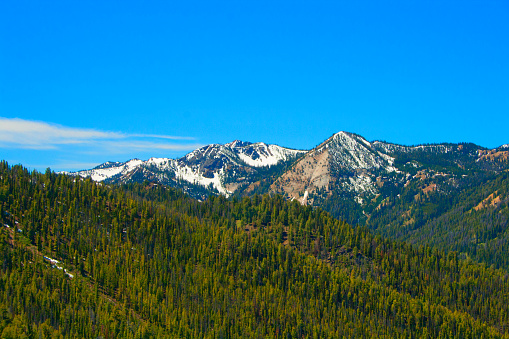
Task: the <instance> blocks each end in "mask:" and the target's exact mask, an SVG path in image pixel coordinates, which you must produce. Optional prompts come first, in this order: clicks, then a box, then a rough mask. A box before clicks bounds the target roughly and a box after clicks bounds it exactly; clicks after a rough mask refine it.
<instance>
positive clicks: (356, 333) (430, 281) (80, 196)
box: [0, 162, 509, 338]
mask: <svg viewBox="0 0 509 339" xmlns="http://www.w3.org/2000/svg"><path fill="white" fill-rule="evenodd" d="M0 209H1V211H0V218H1V223H2V227H1V232H0V237H1V239H0V246H1V249H0V317H1V319H0V333H1V335H2V337H4V338H22V337H26V338H30V337H32V338H39V337H41V338H50V337H54V338H59V337H65V338H75V337H85V338H96V337H103V338H115V337H122V338H150V337H153V338H163V337H168V338H173V337H175V338H176V337H178V338H183V337H184V338H185V337H187V338H198V337H209V338H240V337H260V338H262V337H268V338H290V337H291V338H305V337H311V338H313V337H316V338H328V337H331V338H343V337H346V338H363V337H367V338H371V337H376V338H413V337H423V338H454V337H455V338H499V337H509V335H508V329H509V281H508V275H507V274H506V273H505V271H499V270H495V269H493V268H489V267H486V266H484V265H479V264H475V263H473V262H472V261H470V260H459V259H458V255H456V253H455V252H450V253H445V252H442V251H439V250H432V249H431V247H429V246H421V247H416V246H412V245H407V244H404V243H400V242H394V241H390V240H386V239H384V238H382V237H381V236H379V235H378V236H374V235H372V234H371V232H370V231H368V230H367V229H365V228H361V227H358V228H352V227H351V226H349V225H348V224H346V223H344V222H341V221H338V220H337V219H334V218H332V217H331V216H330V215H329V214H328V213H326V212H324V211H322V210H321V209H318V208H312V207H307V206H301V205H300V203H298V202H296V201H293V202H289V201H286V200H285V199H284V198H282V197H281V196H277V195H276V196H273V197H269V196H267V195H264V196H259V195H254V196H253V197H250V198H242V199H240V198H233V199H232V200H227V199H226V198H224V197H214V196H212V197H210V198H209V199H207V200H206V201H204V202H199V201H197V200H194V199H191V198H189V197H188V196H187V195H185V194H183V193H182V192H181V191H178V190H175V189H172V188H167V187H164V186H161V185H155V184H149V183H147V182H146V183H143V184H139V183H133V184H129V185H124V186H116V185H102V184H99V183H95V182H93V181H91V180H90V179H81V178H79V177H72V176H67V175H57V174H55V173H52V172H51V171H49V170H48V171H47V172H46V173H45V174H40V173H37V172H29V171H27V170H26V169H25V168H23V167H21V166H13V167H10V166H9V165H8V164H7V163H5V162H2V163H0Z"/></svg>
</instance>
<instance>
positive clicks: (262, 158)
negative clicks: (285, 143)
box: [236, 142, 306, 167]
mask: <svg viewBox="0 0 509 339" xmlns="http://www.w3.org/2000/svg"><path fill="white" fill-rule="evenodd" d="M305 152H306V151H300V150H292V149H289V148H284V147H281V146H277V145H267V144H265V143H262V142H260V143H256V144H251V145H247V146H243V147H238V148H237V149H236V153H237V155H238V157H239V158H240V160H242V161H243V162H244V163H246V164H247V165H249V166H252V167H264V166H273V165H277V164H278V163H279V162H280V161H286V160H289V159H291V158H294V157H295V156H296V155H297V154H299V153H305Z"/></svg>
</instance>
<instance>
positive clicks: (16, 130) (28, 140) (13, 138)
mask: <svg viewBox="0 0 509 339" xmlns="http://www.w3.org/2000/svg"><path fill="white" fill-rule="evenodd" d="M147 138H151V139H162V140H174V141H189V140H195V138H192V137H180V136H171V135H159V134H129V133H119V132H110V131H101V130H96V129H86V128H74V127H67V126H62V125H58V124H51V123H47V122H43V121H34V120H24V119H18V118H3V117H0V148H11V149H33V150H52V149H53V150H57V149H59V148H61V147H63V146H65V145H74V146H85V147H87V148H88V151H89V152H90V151H92V152H93V151H94V149H97V150H98V151H99V150H100V151H104V150H105V149H107V150H108V151H110V152H113V153H123V152H125V151H127V150H140V151H141V150H143V151H149V150H151V149H157V150H173V151H183V150H192V149H195V148H197V147H199V146H201V145H198V144H188V143H175V142H174V143H168V142H153V141H146V140H139V139H147Z"/></svg>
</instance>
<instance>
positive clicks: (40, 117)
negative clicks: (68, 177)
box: [0, 0, 509, 170]
mask: <svg viewBox="0 0 509 339" xmlns="http://www.w3.org/2000/svg"><path fill="white" fill-rule="evenodd" d="M508 17H509V2H507V1H505V0H504V1H483V2H480V1H412V0H406V1H365V2H361V1H312V2H311V1H308V2H303V1H253V2H248V1H231V2H225V1H215V2H210V1H178V2H176V1H175V2H172V1H145V2H139V1H122V2H120V1H81V2H77V1H56V0H55V1H48V2H42V1H23V0H21V1H10V0H7V1H3V2H2V3H1V4H0V158H1V159H5V160H7V161H9V162H10V163H12V164H14V163H21V164H23V165H25V166H27V167H29V168H32V169H38V170H44V169H45V168H46V167H48V166H50V167H51V168H52V169H54V170H76V169H83V168H90V167H93V166H95V165H97V164H99V163H102V162H105V161H108V160H113V161H125V160H128V159H130V158H134V157H137V158H140V159H147V158H149V157H151V156H157V157H170V158H175V157H179V156H182V155H184V154H185V153H187V152H189V151H190V150H192V149H194V148H196V147H198V146H200V145H204V144H209V143H226V142H229V141H232V140H234V139H242V140H246V141H252V142H256V141H264V142H267V143H276V144H279V145H282V146H287V147H292V148H301V149H309V148H312V147H314V146H315V145H317V144H319V143H320V142H322V141H323V140H325V139H326V138H327V137H329V136H330V135H332V134H333V133H335V132H338V131H341V130H344V131H350V132H355V133H358V134H360V135H362V136H364V137H366V138H367V139H368V140H377V139H378V140H387V141H391V142H396V143H400V144H419V143H432V142H463V141H468V142H474V143H477V144H480V145H481V146H485V147H497V146H499V145H501V144H506V143H509V133H508V132H507V131H508V128H507V127H508V126H509V66H508V64H509V62H508V60H509V25H508V24H507V18H508Z"/></svg>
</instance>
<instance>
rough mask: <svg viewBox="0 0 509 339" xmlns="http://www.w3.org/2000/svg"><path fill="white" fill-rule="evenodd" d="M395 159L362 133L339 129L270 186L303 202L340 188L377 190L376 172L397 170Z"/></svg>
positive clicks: (308, 201)
mask: <svg viewBox="0 0 509 339" xmlns="http://www.w3.org/2000/svg"><path fill="white" fill-rule="evenodd" d="M393 163H394V158H393V157H391V156H390V155H388V154H386V153H383V152H382V151H380V150H378V149H377V148H375V147H373V145H372V144H371V143H370V142H369V141H367V140H366V139H364V138H363V137H361V136H359V135H356V134H353V133H348V132H339V133H336V134H334V135H333V136H332V137H330V138H329V139H327V140H326V141H325V142H323V143H322V144H321V145H319V146H318V147H316V148H315V149H313V150H311V151H309V152H308V153H307V154H306V155H305V156H303V157H302V158H300V159H299V160H298V161H297V162H296V163H295V164H294V166H293V167H292V168H291V169H290V170H288V171H287V172H285V173H284V174H283V175H282V176H281V177H280V178H278V180H276V182H274V184H273V185H272V186H271V189H272V191H273V192H275V193H280V194H283V195H286V196H287V197H288V198H290V199H298V200H299V201H301V202H302V203H303V204H305V203H308V204H313V202H314V199H315V197H316V195H317V194H319V195H321V194H325V195H326V194H328V193H329V192H330V191H331V190H338V189H339V190H342V191H346V192H352V193H353V194H354V195H355V196H359V195H360V194H363V193H366V192H368V193H371V194H374V193H376V186H377V183H376V178H377V176H379V175H381V174H384V173H391V172H397V169H396V168H395V167H394V166H393ZM357 199H359V198H357Z"/></svg>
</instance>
